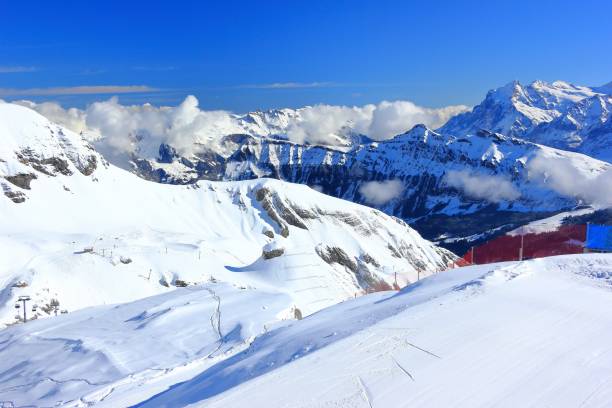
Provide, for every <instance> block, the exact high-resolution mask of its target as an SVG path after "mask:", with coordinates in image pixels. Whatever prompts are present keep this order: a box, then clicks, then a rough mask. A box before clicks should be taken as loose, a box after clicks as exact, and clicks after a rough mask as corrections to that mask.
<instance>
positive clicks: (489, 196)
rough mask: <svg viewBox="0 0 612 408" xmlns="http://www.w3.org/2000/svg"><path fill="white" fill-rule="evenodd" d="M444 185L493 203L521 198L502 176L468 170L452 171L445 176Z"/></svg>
mask: <svg viewBox="0 0 612 408" xmlns="http://www.w3.org/2000/svg"><path fill="white" fill-rule="evenodd" d="M443 183H444V184H446V185H447V186H451V187H454V188H456V189H458V190H461V191H463V192H464V193H465V194H466V195H467V196H469V197H472V198H475V199H478V200H486V201H489V202H492V203H498V202H500V201H504V200H507V201H513V200H516V199H517V198H519V197H520V195H521V194H520V193H519V192H518V190H517V189H516V188H515V187H514V185H513V184H512V183H511V182H510V181H508V180H506V179H505V178H503V177H501V176H489V175H484V174H478V173H473V172H471V171H468V170H460V171H457V170H451V171H449V172H448V173H446V174H445V175H444V178H443Z"/></svg>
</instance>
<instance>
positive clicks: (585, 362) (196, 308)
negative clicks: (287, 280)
mask: <svg viewBox="0 0 612 408" xmlns="http://www.w3.org/2000/svg"><path fill="white" fill-rule="evenodd" d="M291 302H292V299H291V297H290V296H287V295H283V294H279V293H278V292H267V291H262V290H259V289H241V288H238V287H235V286H232V285H228V284H224V283H208V284H205V285H199V286H192V287H188V288H181V289H177V290H174V291H172V292H168V293H165V294H161V295H157V296H153V297H149V298H146V299H142V300H138V301H134V302H130V303H127V304H121V305H115V306H110V305H109V306H96V307H92V308H88V309H83V310H81V311H77V312H74V313H69V314H66V315H61V316H59V317H57V318H54V319H40V320H37V321H32V322H29V323H28V324H26V325H16V326H12V327H9V328H7V329H5V330H2V331H0V345H2V355H3V357H4V358H3V359H1V360H0V401H11V402H13V403H14V404H15V405H16V406H22V405H28V404H29V405H35V406H52V405H53V406H62V407H84V406H100V407H124V406H139V407H183V406H205V407H243V406H249V407H329V406H339V407H408V406H419V407H431V406H469V407H489V406H500V407H516V406H555V407H576V406H584V407H605V406H608V405H609V401H610V399H611V398H612V391H611V388H610V384H611V383H612V370H611V369H610V368H611V367H612V315H611V314H610V312H609V311H610V310H611V307H612V255H609V254H586V255H567V256H559V257H551V258H545V259H538V260H531V261H524V262H516V263H500V264H490V265H481V266H473V267H466V268H459V269H453V270H449V271H446V272H443V273H440V274H438V275H435V276H431V277H428V278H426V279H423V280H421V281H420V282H418V283H415V284H412V285H410V286H408V287H406V288H404V289H403V290H402V291H400V292H378V293H374V294H370V295H366V296H362V297H359V298H356V299H351V300H348V301H345V302H342V303H340V304H338V305H335V306H332V307H329V308H326V309H324V310H321V311H319V312H318V313H315V314H312V315H310V316H308V317H306V318H304V319H303V320H299V321H298V320H293V319H287V316H286V314H285V312H286V310H287V307H288V306H289V305H290V304H291Z"/></svg>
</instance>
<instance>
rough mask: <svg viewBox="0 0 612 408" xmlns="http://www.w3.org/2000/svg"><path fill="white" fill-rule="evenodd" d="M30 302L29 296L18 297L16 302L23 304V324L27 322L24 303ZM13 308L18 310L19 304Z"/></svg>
mask: <svg viewBox="0 0 612 408" xmlns="http://www.w3.org/2000/svg"><path fill="white" fill-rule="evenodd" d="M29 300H30V297H29V296H19V298H18V299H17V302H22V303H23V322H24V323H25V322H26V320H27V315H26V302H27V301H29ZM15 308H16V309H19V303H16V304H15Z"/></svg>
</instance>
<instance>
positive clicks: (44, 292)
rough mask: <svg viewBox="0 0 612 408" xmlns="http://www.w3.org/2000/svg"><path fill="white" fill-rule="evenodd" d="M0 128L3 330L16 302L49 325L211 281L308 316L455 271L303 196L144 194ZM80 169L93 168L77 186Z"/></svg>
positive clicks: (166, 190)
mask: <svg viewBox="0 0 612 408" xmlns="http://www.w3.org/2000/svg"><path fill="white" fill-rule="evenodd" d="M15 118H18V119H19V121H17V120H15ZM0 123H2V124H7V123H11V124H12V125H10V126H12V127H6V131H5V133H4V134H3V147H2V149H3V150H2V156H1V157H0V158H1V159H2V160H3V162H2V163H0V166H2V171H3V173H2V177H3V178H0V184H1V185H2V187H3V190H4V192H5V196H0V198H1V199H0V248H1V251H2V253H1V256H0V323H2V324H8V323H11V322H14V321H15V310H14V309H13V305H14V301H15V300H16V299H17V297H18V296H20V295H23V294H27V295H30V296H32V297H33V302H35V303H36V304H37V305H38V306H39V309H38V315H39V316H41V317H46V316H48V315H49V313H47V312H49V310H50V307H51V305H52V301H53V303H55V302H54V300H57V301H59V303H60V306H59V309H60V311H61V310H67V311H69V312H72V311H74V310H77V309H80V308H83V307H87V306H92V305H100V304H108V303H118V302H127V301H131V300H135V299H139V298H143V297H146V296H151V295H155V294H159V293H165V292H168V291H170V290H172V289H173V288H174V287H176V286H181V285H183V284H185V283H187V284H193V283H202V282H207V281H209V280H217V281H223V282H229V283H232V284H235V285H236V286H239V287H250V288H258V289H265V290H269V291H276V292H280V293H285V294H287V295H288V296H290V298H291V299H292V301H293V303H292V305H291V307H297V308H298V309H300V312H301V313H302V315H308V314H310V313H313V312H315V311H317V310H319V309H321V308H323V307H325V306H329V305H332V304H335V303H337V302H339V301H341V300H344V299H347V298H350V297H354V296H355V295H359V294H362V293H364V292H365V291H371V290H380V289H385V288H390V287H391V285H392V284H393V283H394V282H395V274H396V273H397V283H398V284H399V285H402V286H403V285H405V284H407V283H409V282H414V281H416V280H417V278H418V276H419V275H421V276H426V275H428V274H432V273H434V272H436V271H439V270H442V269H444V268H445V267H446V265H447V264H448V262H450V261H451V260H452V258H453V256H452V255H451V254H450V253H448V252H447V251H444V250H442V249H439V248H437V247H435V246H434V245H433V244H431V243H430V242H428V241H426V240H424V239H422V238H421V237H420V236H419V235H418V234H417V233H416V232H415V231H414V230H412V229H411V228H410V227H408V226H407V225H406V224H405V223H403V222H402V221H400V220H397V219H394V218H392V217H389V216H387V215H385V214H383V213H381V212H379V211H376V210H373V209H371V208H367V207H362V206H359V205H356V204H353V203H349V202H345V201H341V200H338V199H335V198H332V197H328V196H325V195H323V194H320V193H318V192H316V191H314V190H312V189H310V188H308V187H306V186H300V185H291V184H288V183H284V182H281V181H277V180H265V179H262V180H255V181H245V182H227V183H215V182H199V183H197V184H193V185H189V186H172V185H162V184H157V183H151V182H147V181H145V180H142V179H140V178H138V177H137V176H135V175H133V174H130V173H128V172H126V171H124V170H120V169H118V168H116V167H114V166H111V165H108V164H107V163H106V162H105V161H104V159H103V158H102V157H101V156H100V155H99V154H98V153H96V152H95V151H93V150H91V149H90V148H89V146H88V145H87V143H85V142H84V141H83V140H82V139H81V138H80V136H78V135H75V134H74V133H72V132H70V131H68V130H65V129H63V130H62V129H58V128H57V127H55V126H54V125H52V124H50V123H49V122H48V121H47V120H46V119H44V118H43V117H42V116H40V115H38V114H36V113H35V112H33V111H31V110H29V109H27V108H24V107H20V106H16V105H11V104H0ZM15 123H24V124H26V125H24V126H27V127H24V128H21V127H17V126H16V125H14V124H15ZM5 126H8V125H5ZM64 140H69V141H70V143H64ZM23 151H28V159H27V160H26V159H22V158H20V157H19V154H20V153H19V152H23ZM87 157H93V159H92V160H88V159H86V158H87ZM43 160H51V162H52V163H61V165H60V169H61V170H62V171H55V167H54V166H53V165H49V166H50V168H49V169H46V168H43V169H41V168H40V164H39V163H41V162H42V161H43ZM81 161H83V162H93V163H97V165H96V166H95V167H93V169H90V170H91V171H86V172H82V171H80V170H79V168H78V164H79V163H80V162H81ZM15 177H18V178H17V179H15ZM24 180H25V181H27V184H26V183H25V181H24ZM16 197H17V198H16ZM44 309H46V310H47V312H45V311H44ZM288 313H289V312H288ZM50 314H54V313H50Z"/></svg>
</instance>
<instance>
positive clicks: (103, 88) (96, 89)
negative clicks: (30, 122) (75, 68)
mask: <svg viewBox="0 0 612 408" xmlns="http://www.w3.org/2000/svg"><path fill="white" fill-rule="evenodd" d="M156 91H158V89H156V88H151V87H150V86H146V85H127V86H122V85H99V86H68V87H54V88H27V89H19V88H0V95H3V96H31V95H40V96H46V95H103V94H124V93H142V92H156Z"/></svg>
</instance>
